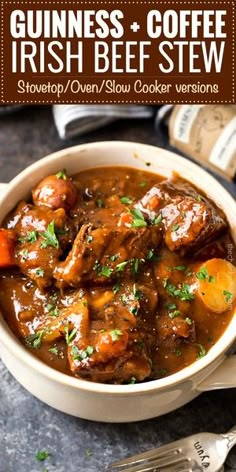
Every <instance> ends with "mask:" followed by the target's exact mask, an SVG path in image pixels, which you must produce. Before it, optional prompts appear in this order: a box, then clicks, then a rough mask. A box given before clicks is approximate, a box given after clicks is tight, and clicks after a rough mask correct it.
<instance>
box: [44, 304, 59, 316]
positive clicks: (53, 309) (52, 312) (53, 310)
mask: <svg viewBox="0 0 236 472" xmlns="http://www.w3.org/2000/svg"><path fill="white" fill-rule="evenodd" d="M46 308H47V311H48V313H49V314H50V316H54V317H55V318H57V317H58V316H59V310H58V308H57V307H56V306H55V305H52V303H48V305H47V306H46Z"/></svg>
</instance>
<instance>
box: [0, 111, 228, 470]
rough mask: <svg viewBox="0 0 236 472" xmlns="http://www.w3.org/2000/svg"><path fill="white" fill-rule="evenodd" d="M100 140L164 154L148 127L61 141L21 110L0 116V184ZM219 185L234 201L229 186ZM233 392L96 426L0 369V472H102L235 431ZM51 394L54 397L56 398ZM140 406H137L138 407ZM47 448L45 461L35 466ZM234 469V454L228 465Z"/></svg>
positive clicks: (41, 119) (44, 122)
mask: <svg viewBox="0 0 236 472" xmlns="http://www.w3.org/2000/svg"><path fill="white" fill-rule="evenodd" d="M102 140H127V141H138V142H144V143H148V144H152V145H159V146H161V147H166V148H168V141H167V136H166V135H165V133H160V132H156V131H154V124H153V121H152V120H146V121H143V120H142V121H140V122H138V121H123V122H119V123H114V124H113V125H110V126H109V127H107V128H105V129H103V130H100V131H97V132H95V133H92V134H90V135H87V136H84V137H83V138H78V139H76V140H73V141H67V142H63V141H61V140H60V139H59V138H58V135H57V132H56V130H55V127H54V124H53V119H52V115H51V109H50V108H48V107H41V108H40V107H28V108H26V109H23V110H22V111H21V112H20V113H16V114H14V115H9V116H4V117H3V116H2V117H0V182H8V181H9V180H10V179H11V178H13V177H14V176H15V175H16V174H17V173H18V172H20V171H21V170H22V169H24V168H25V167H26V166H28V165H29V164H31V163H32V162H34V161H35V160H37V159H39V158H41V157H43V156H44V155H46V154H48V153H50V152H52V151H56V150H58V149H62V148H63V147H67V146H70V145H73V144H78V143H82V142H91V141H102ZM218 179H219V180H221V181H222V182H223V184H224V185H225V186H226V187H227V188H228V190H230V192H231V193H232V194H234V196H236V185H235V184H233V183H231V184H229V183H226V182H224V181H223V180H222V179H220V178H219V177H218ZM235 392H236V391H235V389H231V390H222V391H215V392H211V393H205V394H202V395H201V396H199V397H198V398H197V399H196V400H194V401H193V402H191V403H189V404H188V405H186V406H185V407H183V408H181V409H179V410H177V411H175V412H173V413H170V414H168V415H165V416H163V417H161V418H154V419H153V420H148V421H144V422H139V423H130V424H123V425H122V424H120V425H118V424H103V423H93V422H89V421H85V420H80V419H78V418H73V417H70V416H67V415H65V414H63V413H60V412H58V411H56V410H53V409H52V408H50V407H48V406H46V405H44V404H43V403H41V402H40V401H39V400H37V399H36V398H34V397H32V395H30V394H29V393H28V392H27V391H25V390H24V389H23V388H22V387H21V386H20V385H19V384H18V383H17V382H16V381H15V380H14V379H13V377H12V376H11V375H10V374H9V373H8V372H7V370H6V369H5V367H4V366H3V365H2V364H1V363H0V472H43V471H44V470H46V469H47V470H48V472H102V471H104V467H105V464H106V463H109V462H112V461H113V460H115V459H118V458H121V457H124V456H126V455H130V454H134V453H137V452H141V451H144V450H146V449H149V448H151V447H156V446H159V445H161V444H163V443H165V442H168V441H174V440H176V439H178V438H181V437H182V436H184V435H189V434H192V433H195V432H199V431H213V432H224V431H226V430H227V429H229V428H231V427H232V426H233V424H236V394H235ZM55 395H56V391H55ZM140 407H141V405H140ZM43 449H46V450H48V451H49V452H50V454H51V455H50V458H49V459H48V460H46V461H45V462H44V463H43V462H38V461H37V460H36V459H35V453H36V452H37V451H38V450H43ZM227 464H228V466H227V471H233V470H236V451H233V453H231V455H230V456H229V458H228V461H227Z"/></svg>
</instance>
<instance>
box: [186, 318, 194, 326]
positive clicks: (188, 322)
mask: <svg viewBox="0 0 236 472" xmlns="http://www.w3.org/2000/svg"><path fill="white" fill-rule="evenodd" d="M184 321H185V323H187V324H188V325H189V326H190V325H191V324H193V320H191V318H189V317H188V316H187V318H185V320H184Z"/></svg>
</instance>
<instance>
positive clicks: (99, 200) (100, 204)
mask: <svg viewBox="0 0 236 472" xmlns="http://www.w3.org/2000/svg"><path fill="white" fill-rule="evenodd" d="M96 204H97V206H98V208H103V207H104V203H103V201H102V200H101V198H98V200H97V201H96Z"/></svg>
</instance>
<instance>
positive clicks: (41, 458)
mask: <svg viewBox="0 0 236 472" xmlns="http://www.w3.org/2000/svg"><path fill="white" fill-rule="evenodd" d="M49 456H50V454H49V452H48V451H38V452H36V454H35V457H36V459H37V460H38V461H41V462H42V461H45V460H46V459H47V458H48V457H49Z"/></svg>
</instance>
